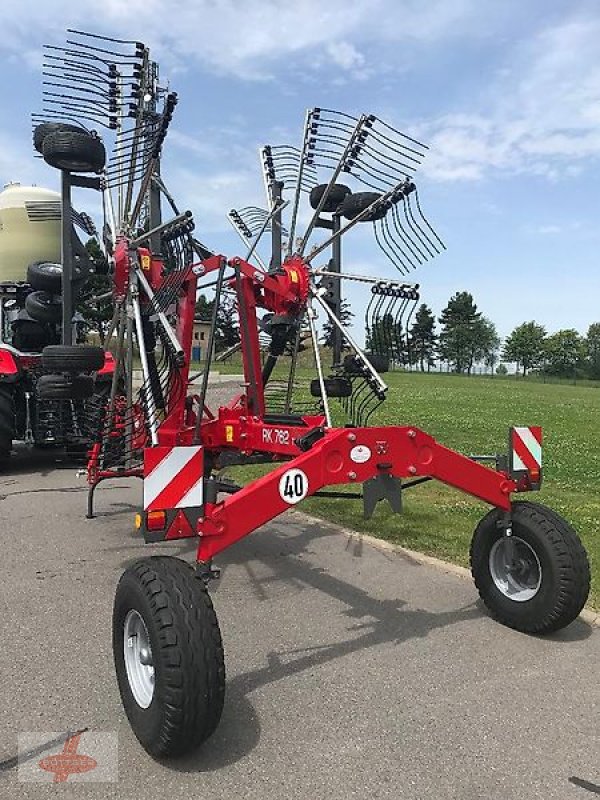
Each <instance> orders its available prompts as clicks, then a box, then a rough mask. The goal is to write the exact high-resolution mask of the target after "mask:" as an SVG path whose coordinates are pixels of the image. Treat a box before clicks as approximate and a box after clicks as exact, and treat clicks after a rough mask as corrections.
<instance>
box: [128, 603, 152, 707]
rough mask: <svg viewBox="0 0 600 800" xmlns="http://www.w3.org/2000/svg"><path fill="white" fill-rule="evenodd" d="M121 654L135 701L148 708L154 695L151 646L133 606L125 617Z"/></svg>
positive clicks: (141, 621)
mask: <svg viewBox="0 0 600 800" xmlns="http://www.w3.org/2000/svg"><path fill="white" fill-rule="evenodd" d="M123 655H124V659H125V670H126V672H127V680H128V681H129V688H130V689H131V693H132V695H133V697H134V699H135V702H136V703H137V704H138V705H139V706H140V707H141V708H148V706H149V705H150V703H151V702H152V698H153V696H154V662H153V660H152V648H151V647H150V637H149V636H148V629H147V628H146V624H145V622H144V620H143V619H142V617H141V615H140V614H139V612H137V611H136V610H135V609H133V608H132V609H131V611H129V612H128V614H127V616H126V617H125V625H124V627H123Z"/></svg>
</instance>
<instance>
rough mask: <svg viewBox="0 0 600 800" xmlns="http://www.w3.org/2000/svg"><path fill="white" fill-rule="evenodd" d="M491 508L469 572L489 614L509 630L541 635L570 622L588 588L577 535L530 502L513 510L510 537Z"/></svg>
mask: <svg viewBox="0 0 600 800" xmlns="http://www.w3.org/2000/svg"><path fill="white" fill-rule="evenodd" d="M500 519H501V512H500V511H499V509H493V510H492V511H490V513H489V514H487V515H486V516H485V517H484V518H483V519H482V520H481V522H480V523H479V525H478V526H477V528H476V530H475V534H474V536H473V541H472V542H471V571H472V574H473V579H474V581H475V585H476V587H477V589H478V590H479V595H480V597H481V599H482V600H483V602H484V603H485V605H486V606H487V607H488V609H489V610H490V611H491V613H492V615H493V616H494V617H496V619H497V620H498V621H499V622H502V623H503V624H504V625H508V626H509V627H510V628H515V629H516V630H519V631H523V632H525V633H537V634H545V633H552V632H553V631H557V630H560V629H561V628H564V627H565V626H567V625H568V624H569V623H570V622H572V621H573V620H574V619H575V618H576V617H577V616H578V614H579V612H580V611H581V609H582V608H583V607H584V605H585V602H586V600H587V598H588V594H589V590H590V567H589V563H588V559H587V554H586V552H585V549H584V547H583V545H582V544H581V541H580V539H579V537H578V535H577V533H576V532H575V531H574V530H573V528H572V527H571V526H570V525H569V523H568V522H567V521H566V520H565V519H563V518H562V517H561V516H560V515H559V514H557V513H556V512H555V511H552V510H551V509H549V508H546V506H543V505H541V504H539V503H532V502H529V501H524V502H519V503H515V504H514V505H513V508H512V536H510V537H507V536H506V535H505V534H504V531H503V530H502V528H500V527H498V525H497V523H498V521H499V520H500Z"/></svg>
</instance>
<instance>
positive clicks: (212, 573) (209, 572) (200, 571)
mask: <svg viewBox="0 0 600 800" xmlns="http://www.w3.org/2000/svg"><path fill="white" fill-rule="evenodd" d="M196 577H197V578H200V580H202V581H204V585H205V586H208V584H209V583H210V581H216V580H218V579H219V578H220V577H221V570H220V569H219V567H215V566H214V565H213V563H212V561H198V562H197V563H196Z"/></svg>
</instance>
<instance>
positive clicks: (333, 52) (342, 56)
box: [327, 42, 365, 71]
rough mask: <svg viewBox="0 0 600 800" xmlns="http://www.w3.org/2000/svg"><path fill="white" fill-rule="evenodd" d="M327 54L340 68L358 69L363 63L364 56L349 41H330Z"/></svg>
mask: <svg viewBox="0 0 600 800" xmlns="http://www.w3.org/2000/svg"><path fill="white" fill-rule="evenodd" d="M327 54H328V56H329V57H330V59H331V60H332V61H333V63H334V64H337V65H338V66H339V67H341V68H342V69H346V70H353V71H354V70H359V69H360V68H361V67H363V66H364V64H365V57H364V56H363V55H362V53H360V52H359V51H358V50H357V49H356V47H354V45H353V44H350V42H330V43H329V44H328V45H327Z"/></svg>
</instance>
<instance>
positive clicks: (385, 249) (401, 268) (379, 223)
mask: <svg viewBox="0 0 600 800" xmlns="http://www.w3.org/2000/svg"><path fill="white" fill-rule="evenodd" d="M384 222H385V223H386V224H385V225H384ZM386 227H387V220H386V218H385V217H384V218H383V219H380V220H376V221H375V222H373V232H374V234H375V241H376V242H377V245H378V247H379V249H380V250H381V251H382V253H384V255H386V256H387V257H388V258H389V259H390V261H391V262H392V264H393V265H394V266H395V267H396V269H397V270H398V272H400V273H401V274H402V275H408V272H409V270H408V269H407V268H406V266H405V265H404V264H403V263H402V261H401V260H400V257H399V256H397V255H396V252H395V250H394V249H393V248H392V245H391V242H390V241H389V239H388V235H387V234H386ZM378 228H379V231H378ZM379 233H381V236H382V237H383V238H384V239H385V242H386V244H385V245H383V244H382V243H381V240H380V238H379ZM387 233H389V228H388V229H387ZM398 261H400V263H398Z"/></svg>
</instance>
